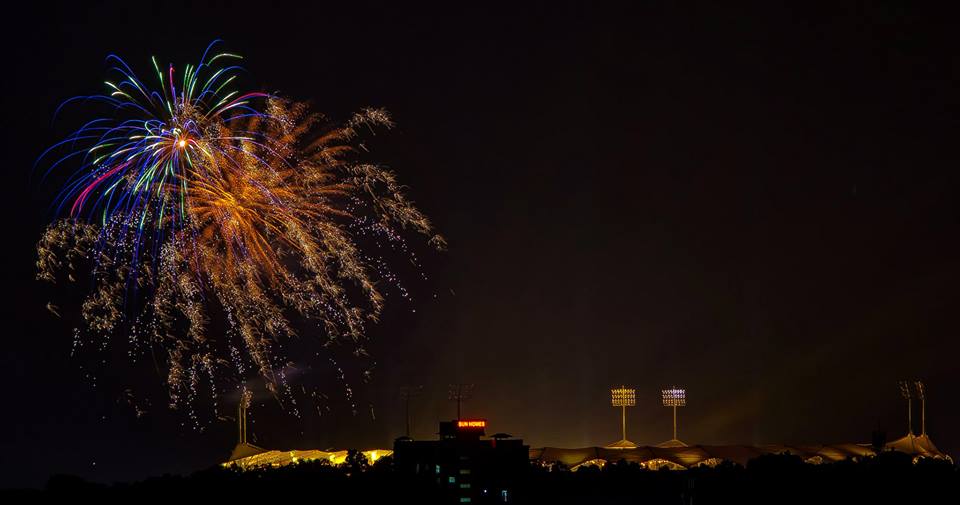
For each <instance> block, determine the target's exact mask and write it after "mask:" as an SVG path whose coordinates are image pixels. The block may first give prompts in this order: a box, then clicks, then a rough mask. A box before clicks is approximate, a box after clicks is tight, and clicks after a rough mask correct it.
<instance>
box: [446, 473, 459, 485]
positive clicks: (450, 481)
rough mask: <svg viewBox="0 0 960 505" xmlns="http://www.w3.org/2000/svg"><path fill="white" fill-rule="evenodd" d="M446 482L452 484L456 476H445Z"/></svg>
mask: <svg viewBox="0 0 960 505" xmlns="http://www.w3.org/2000/svg"><path fill="white" fill-rule="evenodd" d="M447 482H449V483H451V484H453V483H454V482H457V478H456V477H454V476H453V475H451V476H450V477H448V478H447Z"/></svg>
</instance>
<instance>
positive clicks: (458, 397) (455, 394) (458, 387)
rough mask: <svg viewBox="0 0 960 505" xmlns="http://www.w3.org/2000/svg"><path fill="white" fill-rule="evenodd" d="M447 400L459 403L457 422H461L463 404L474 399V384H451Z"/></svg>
mask: <svg viewBox="0 0 960 505" xmlns="http://www.w3.org/2000/svg"><path fill="white" fill-rule="evenodd" d="M447 398H448V399H449V400H450V401H455V402H457V420H458V421H459V420H460V407H461V404H463V402H465V401H467V400H469V399H470V398H473V384H460V383H457V384H450V387H449V389H448V395H447Z"/></svg>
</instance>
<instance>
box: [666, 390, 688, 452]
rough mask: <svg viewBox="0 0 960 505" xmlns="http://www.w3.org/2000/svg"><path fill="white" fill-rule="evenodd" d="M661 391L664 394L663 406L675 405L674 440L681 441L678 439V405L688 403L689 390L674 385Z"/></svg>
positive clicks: (681, 405)
mask: <svg viewBox="0 0 960 505" xmlns="http://www.w3.org/2000/svg"><path fill="white" fill-rule="evenodd" d="M660 393H661V394H662V395H663V406H664V407H673V441H679V439H677V407H685V406H686V405H687V390H686V389H683V388H678V387H677V386H673V387H671V388H670V389H662V390H661V391H660Z"/></svg>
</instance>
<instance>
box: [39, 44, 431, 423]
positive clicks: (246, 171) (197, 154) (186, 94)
mask: <svg viewBox="0 0 960 505" xmlns="http://www.w3.org/2000/svg"><path fill="white" fill-rule="evenodd" d="M216 44H217V42H214V43H213V44H211V45H210V46H209V47H208V48H207V50H206V51H205V52H204V55H203V56H202V58H201V59H200V63H199V64H198V65H196V66H193V65H186V66H184V67H183V71H182V72H181V73H180V75H179V76H178V75H177V73H175V71H174V67H173V66H172V65H170V66H169V67H168V69H167V72H162V71H161V67H160V66H159V65H158V64H157V62H156V59H154V60H153V68H154V70H155V71H156V75H155V78H156V80H157V82H158V86H157V87H156V89H150V88H149V87H148V86H147V85H146V84H144V81H141V80H140V79H139V78H138V77H137V76H136V75H135V74H134V72H133V71H132V70H131V69H130V67H129V66H128V65H127V64H126V63H124V62H123V60H121V59H120V58H118V57H116V56H111V57H110V58H109V60H110V61H111V62H112V63H113V64H114V67H113V69H112V71H114V72H117V78H116V79H114V80H113V81H108V82H106V85H107V87H108V88H109V91H110V94H108V95H98V96H94V97H80V98H82V99H83V100H84V101H89V100H95V101H98V102H101V103H103V104H106V105H107V106H109V107H110V108H112V109H113V113H112V114H111V115H110V116H109V117H104V118H99V119H94V120H92V121H89V122H87V123H86V124H85V125H84V126H83V127H81V128H80V129H79V130H77V131H76V132H74V133H73V134H72V135H70V136H69V137H68V138H66V139H65V140H63V141H62V142H60V143H58V144H56V145H55V146H54V147H52V148H51V149H50V150H48V151H47V152H45V153H44V154H43V155H42V156H41V160H43V159H48V158H50V159H54V156H53V153H54V152H57V151H58V150H61V149H65V148H66V147H67V146H76V145H83V146H85V147H84V148H83V149H81V150H78V151H73V152H70V153H68V154H67V155H66V156H57V158H59V161H57V162H55V163H52V164H50V166H49V168H48V170H47V174H49V173H50V172H51V171H53V170H54V169H56V168H57V167H59V166H61V165H64V164H66V163H68V162H74V161H76V160H80V161H79V168H77V169H76V171H74V172H73V173H72V175H70V176H69V178H68V179H67V182H66V183H65V184H64V186H63V188H62V189H61V191H60V195H59V197H58V200H57V204H58V209H60V210H61V213H63V214H66V215H68V217H65V218H61V219H59V220H57V221H55V222H54V223H52V224H51V225H50V226H49V227H48V228H47V230H46V231H45V232H44V234H43V236H42V237H41V239H40V242H39V244H38V261H37V267H38V273H37V277H38V278H39V279H42V280H45V281H48V282H55V281H56V280H57V278H58V275H59V273H60V272H61V271H62V270H64V269H65V268H66V269H69V270H71V271H72V270H73V268H74V265H76V264H80V263H83V262H85V263H87V264H89V265H90V273H91V278H92V284H91V292H90V293H89V294H88V295H87V297H86V298H85V299H84V301H83V303H82V306H81V312H82V315H83V319H84V322H85V328H84V329H83V330H82V331H81V334H82V335H86V336H87V337H83V336H82V337H80V338H81V340H82V339H83V338H88V337H91V336H99V337H100V341H102V342H106V341H107V340H106V337H108V336H110V335H113V334H118V333H121V332H123V333H125V334H128V335H130V338H129V344H130V346H131V348H132V349H152V348H160V349H163V350H164V351H165V355H166V362H165V365H166V366H165V370H166V382H167V385H168V387H169V392H170V398H171V406H173V407H178V406H180V405H182V404H184V403H187V404H189V403H190V402H191V400H192V399H193V398H194V397H195V395H196V390H197V388H198V383H199V382H200V378H201V377H207V378H208V379H209V380H210V381H211V382H216V380H217V378H218V377H221V376H229V377H231V378H232V379H236V380H239V381H243V380H246V379H247V378H248V377H246V374H245V371H246V370H250V369H253V370H256V372H257V373H258V375H259V376H260V377H262V379H263V380H264V381H265V383H266V384H267V388H268V389H269V390H270V391H271V392H273V393H274V394H275V395H280V394H282V391H284V390H289V388H288V387H286V385H285V384H284V379H283V377H284V374H283V368H284V367H285V366H286V365H287V364H288V363H289V361H288V360H287V359H286V358H284V357H282V356H280V353H281V352H282V350H281V349H280V345H281V343H282V342H283V341H284V339H285V338H286V337H290V336H292V335H293V334H294V330H293V323H292V322H291V320H290V317H291V316H292V315H294V314H296V315H297V316H298V317H302V318H305V319H308V320H312V321H315V322H317V323H319V325H320V327H322V328H323V330H324V333H325V336H326V338H327V339H328V341H346V342H351V343H353V344H355V345H356V346H357V349H358V352H362V347H361V346H362V341H363V339H364V338H365V324H366V322H367V321H371V320H376V319H377V317H378V315H379V314H380V312H381V310H382V307H383V303H384V295H383V293H382V292H381V288H380V287H378V282H379V281H381V280H386V281H388V282H392V283H394V284H398V280H397V279H396V276H395V275H394V274H393V273H391V272H390V270H389V269H388V268H387V266H386V264H385V263H384V261H383V259H382V258H379V257H377V256H374V255H371V254H368V253H367V252H366V251H364V250H363V248H362V246H361V243H360V242H358V237H364V238H365V239H366V238H370V236H371V235H372V236H374V238H379V239H381V240H383V241H385V242H387V243H391V244H397V243H401V244H402V240H403V239H402V238H400V237H401V233H400V232H401V231H402V230H404V229H408V228H409V229H413V230H414V231H416V232H417V233H419V234H422V235H424V236H427V237H429V242H430V243H431V244H432V245H434V246H435V247H437V248H442V247H443V245H444V243H443V239H442V238H441V237H440V236H439V235H436V234H435V233H434V232H433V230H432V227H431V225H430V223H429V221H428V220H427V218H426V217H425V216H424V215H423V214H422V213H421V212H420V211H419V210H417V208H416V207H415V206H414V205H413V203H412V202H410V201H409V200H407V198H406V196H405V195H404V194H403V192H402V190H401V186H400V184H399V183H398V182H397V179H396V177H395V175H394V174H393V173H392V172H390V171H388V170H386V169H384V168H383V167H380V166H378V165H375V164H368V163H363V162H360V161H358V156H357V154H358V153H357V149H356V146H357V138H358V135H359V133H360V129H361V128H363V129H364V130H366V129H375V128H377V127H384V128H389V127H390V126H391V125H392V123H391V121H390V118H389V116H388V115H387V113H386V112H384V111H383V110H379V109H366V110H363V111H362V112H360V113H358V114H356V115H354V116H353V117H352V118H351V119H350V120H349V121H347V122H345V123H343V124H330V123H328V122H326V121H324V120H323V118H322V116H320V115H319V114H316V113H312V112H310V111H309V110H308V108H307V106H306V105H305V104H302V103H297V102H292V101H289V100H285V99H282V98H280V97H277V96H273V95H270V94H267V93H260V92H250V93H240V92H239V91H236V90H231V89H230V84H231V83H232V82H233V81H234V79H235V78H236V73H237V71H238V67H236V66H235V65H234V64H233V63H229V62H231V61H233V60H237V59H239V58H240V57H239V56H237V55H234V54H229V53H219V54H213V53H212V52H211V50H212V48H213V47H215V45H216ZM71 101H73V100H68V101H67V102H65V104H66V103H69V102H71ZM71 148H72V147H71ZM393 248H394V249H395V250H401V251H407V249H406V246H405V245H401V246H399V247H397V246H394V247H393ZM410 254H411V258H412V259H413V261H416V260H415V257H413V256H412V253H410ZM70 278H71V279H72V274H70ZM398 289H400V291H401V293H402V294H403V295H404V296H406V290H405V289H403V288H402V286H401V287H399V288H398ZM131 300H134V301H136V303H132V302H131ZM212 306H215V307H216V310H214V311H212V310H211V307H212ZM49 307H55V306H54V305H48V308H49ZM50 310H51V312H54V311H53V309H50ZM54 313H56V312H54ZM213 314H223V319H224V323H225V324H226V326H227V332H226V335H223V336H221V335H213V334H211V333H210V332H208V331H207V326H208V324H209V322H210V320H211V317H213ZM236 380H235V381H234V382H236ZM281 386H283V387H281ZM214 390H216V388H214Z"/></svg>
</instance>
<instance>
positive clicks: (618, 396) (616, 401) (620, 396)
mask: <svg viewBox="0 0 960 505" xmlns="http://www.w3.org/2000/svg"><path fill="white" fill-rule="evenodd" d="M610 403H611V404H612V405H613V406H614V407H635V406H636V405H637V390H636V389H632V388H627V387H624V386H620V387H619V388H614V389H611V390H610Z"/></svg>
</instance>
